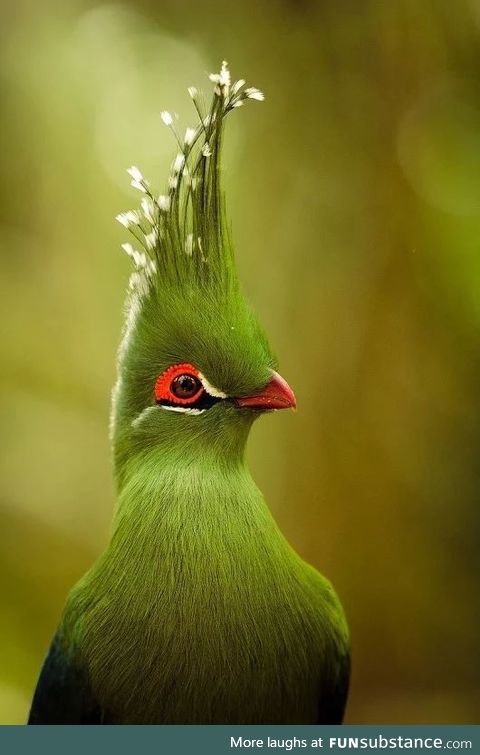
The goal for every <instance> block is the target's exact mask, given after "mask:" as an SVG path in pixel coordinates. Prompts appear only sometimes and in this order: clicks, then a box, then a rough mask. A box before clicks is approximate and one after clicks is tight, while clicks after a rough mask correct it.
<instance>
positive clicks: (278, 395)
mask: <svg viewBox="0 0 480 755" xmlns="http://www.w3.org/2000/svg"><path fill="white" fill-rule="evenodd" d="M235 401H236V402H237V404H238V405H239V406H248V407H251V408H252V409H263V410H264V411H268V410H269V409H295V407H296V406H297V401H296V399H295V394H294V392H293V391H292V389H291V388H290V386H289V384H288V383H287V381H286V380H284V379H283V378H282V376H281V375H279V374H278V372H275V370H272V379H271V380H270V382H269V384H268V385H267V386H266V387H265V388H264V389H263V391H262V392H261V393H257V395H256V396H241V397H240V398H237V399H235Z"/></svg>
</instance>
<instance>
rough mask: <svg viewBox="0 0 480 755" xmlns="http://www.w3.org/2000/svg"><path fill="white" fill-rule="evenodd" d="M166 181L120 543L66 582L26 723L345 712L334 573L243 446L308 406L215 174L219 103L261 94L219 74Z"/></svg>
mask: <svg viewBox="0 0 480 755" xmlns="http://www.w3.org/2000/svg"><path fill="white" fill-rule="evenodd" d="M210 79H211V81H212V83H213V88H214V92H213V95H212V101H211V104H210V106H209V107H208V108H207V107H206V106H205V104H204V99H203V96H202V95H201V94H200V93H199V92H198V91H197V90H196V89H194V88H190V89H189V94H190V96H191V98H192V100H193V103H194V105H195V108H196V111H197V114H198V119H199V120H198V125H196V127H195V128H189V129H187V131H186V133H185V136H184V137H180V136H179V134H178V133H177V131H176V128H175V125H174V124H175V121H174V119H173V118H172V116H171V115H170V114H169V113H168V112H163V113H162V119H163V121H164V123H165V124H166V125H168V126H170V127H171V128H172V129H173V131H174V133H175V136H176V138H177V140H178V143H179V145H180V150H179V152H178V154H177V156H176V158H175V160H174V162H173V165H172V170H171V174H170V176H169V178H168V185H167V188H166V190H165V193H164V194H163V195H160V196H159V197H158V195H156V194H154V192H153V190H152V189H151V188H150V184H149V183H148V181H147V180H145V179H144V177H143V175H142V174H141V172H140V171H139V170H138V168H136V167H133V168H131V169H130V170H129V173H130V175H131V178H132V185H133V186H134V187H135V188H136V189H138V190H139V191H140V192H141V193H142V195H143V196H142V199H141V206H140V207H139V209H138V210H135V211H129V212H126V213H123V214H122V215H119V216H118V220H119V221H120V222H121V223H122V224H123V225H124V226H126V227H127V228H128V229H129V230H130V231H131V232H132V233H133V235H134V237H135V238H136V240H137V242H138V243H137V246H142V247H143V249H142V250H141V251H139V250H137V249H135V248H134V247H133V246H132V245H130V244H125V245H124V249H125V250H126V251H127V253H128V254H129V255H130V256H131V257H132V259H133V262H134V264H135V267H136V270H135V271H134V272H133V273H132V275H131V279H130V284H129V293H128V298H127V308H126V322H125V328H124V333H123V338H122V341H121V345H120V349H119V355H118V378H117V383H116V385H115V388H114V391H113V401H112V404H113V406H112V422H111V433H112V443H113V456H114V470H115V478H116V483H117V489H118V498H117V506H116V511H115V515H114V521H113V529H112V535H111V540H110V543H109V545H108V547H107V549H106V551H105V552H104V553H103V555H101V556H100V558H99V559H98V561H97V562H96V563H95V564H94V565H93V566H92V568H91V569H90V570H89V571H88V572H87V573H86V574H85V576H84V577H83V578H82V579H81V580H80V581H79V582H78V583H77V584H76V585H75V587H74V588H73V589H72V591H71V592H70V594H69V596H68V599H67V602H66V606H65V609H64V613H63V616H62V619H61V622H60V625H59V628H58V630H57V632H56V634H55V637H54V639H53V641H52V644H51V646H50V650H49V652H48V655H47V658H46V660H45V663H44V665H43V668H42V671H41V673H40V678H39V680H38V683H37V688H36V691H35V694H34V698H33V703H32V708H31V712H30V718H29V723H32V724H78V723H85V724H92V723H98V724H100V723H103V724H274V723H278V724H301V723H303V724H314V723H323V724H328V723H330V724H336V723H341V722H342V718H343V713H344V708H345V703H346V698H347V691H348V683H349V665H350V664H349V640H348V630H347V626H346V621H345V618H344V614H343V611H342V607H341V605H340V602H339V600H338V598H337V596H336V594H335V592H334V590H333V588H332V586H331V585H330V583H329V582H328V580H327V579H325V577H323V576H321V575H320V574H319V573H318V572H317V571H316V570H315V569H314V568H313V567H312V566H310V565H308V564H307V563H305V562H304V561H303V560H302V559H301V558H300V557H299V556H298V555H297V553H296V552H295V551H294V550H293V549H292V548H291V546H290V545H289V544H288V542H287V541H286V539H285V538H284V537H283V535H282V534H281V532H280V531H279V529H278V527H277V525H276V523H275V521H274V519H273V517H272V515H271V513H270V511H269V509H268V507H267V505H266V503H265V501H264V498H263V496H262V494H261V492H260V491H259V489H258V488H257V486H256V485H255V483H254V481H253V479H252V477H251V475H250V472H249V470H248V468H247V466H246V462H245V446H246V442H247V438H248V435H249V433H250V429H251V427H252V424H253V422H254V421H255V419H257V417H259V416H260V415H261V414H262V413H263V412H266V411H267V412H268V411H270V410H275V409H284V408H288V407H294V406H295V397H294V394H293V392H292V390H291V388H290V387H289V386H288V384H287V383H286V382H285V380H283V378H281V377H280V375H278V373H277V372H276V371H275V370H276V367H277V364H276V360H275V357H274V356H273V354H272V351H271V349H270V347H269V345H268V342H267V339H266V337H265V334H264V332H263V330H262V328H261V326H260V325H259V323H258V320H257V318H256V317H255V314H254V313H253V311H252V310H251V309H250V307H249V306H248V304H247V303H246V301H245V299H244V296H243V294H242V291H241V288H240V285H239V281H238V278H237V273H236V269H235V261H234V254H233V248H232V242H231V238H230V233H229V229H228V224H227V222H226V218H225V211H224V198H223V193H222V189H221V184H220V156H221V146H222V138H223V127H224V121H225V118H226V116H227V115H228V114H229V113H231V112H232V111H233V110H235V109H237V108H238V107H239V106H241V105H243V104H245V103H246V102H247V101H248V100H263V99H264V98H263V94H262V93H261V92H260V91H259V90H258V89H255V88H252V87H246V86H245V82H244V81H242V80H241V81H237V82H235V83H233V84H232V82H231V80H230V73H229V70H228V67H227V65H226V63H223V65H222V68H221V71H220V73H218V74H212V75H211V76H210Z"/></svg>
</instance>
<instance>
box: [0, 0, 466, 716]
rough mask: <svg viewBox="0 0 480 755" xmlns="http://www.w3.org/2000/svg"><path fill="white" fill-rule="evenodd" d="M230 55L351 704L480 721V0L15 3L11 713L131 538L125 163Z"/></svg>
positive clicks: (288, 422)
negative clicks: (54, 641)
mask: <svg viewBox="0 0 480 755" xmlns="http://www.w3.org/2000/svg"><path fill="white" fill-rule="evenodd" d="M224 57H225V58H227V60H228V61H229V63H230V66H231V69H232V74H233V76H234V77H235V76H236V77H237V78H238V77H244V78H246V79H247V81H248V83H249V84H250V85H254V86H258V87H260V88H261V89H262V90H264V91H265V93H266V97H267V99H266V102H265V103H263V104H260V105H259V104H258V103H251V104H250V105H249V106H248V107H246V108H245V109H242V110H240V111H239V112H238V113H236V114H235V116H234V117H232V118H231V120H230V122H229V123H228V133H227V138H226V154H225V166H226V169H225V183H226V190H227V192H228V207H229V213H230V216H231V218H232V221H233V230H234V237H235V240H236V247H237V252H238V261H239V266H240V269H241V275H242V279H243V281H244V283H245V288H246V290H247V292H248V295H249V297H250V299H251V300H252V301H253V303H254V305H255V307H256V308H257V310H258V311H259V313H260V315H261V319H262V321H263V322H264V324H265V326H266V328H267V331H268V332H269V334H270V336H271V341H272V343H273V344H274V346H275V347H276V349H277V352H278V354H279V357H280V362H281V369H282V373H283V374H284V375H285V376H286V377H287V379H288V380H289V382H290V383H291V385H292V386H293V387H294V389H295V391H296V393H297V398H298V403H299V410H298V412H297V414H296V415H294V414H293V413H290V414H288V416H285V415H286V414H287V413H285V414H284V413H281V414H279V415H276V416H271V417H267V418H265V419H263V421H261V422H259V423H258V425H257V426H256V427H255V429H254V432H253V437H252V440H251V443H250V447H249V455H250V459H251V466H252V468H253V471H254V474H255V477H256V479H257V481H258V482H259V484H260V486H261V488H262V489H263V490H264V492H265V494H266V497H267V500H268V501H269V503H270V505H271V508H272V509H273V511H274V513H275V516H276V518H277V519H278V521H279V522H280V524H281V527H282V529H283V530H284V532H285V533H286V535H287V536H288V538H289V540H290V541H291V542H292V544H293V545H294V546H295V548H296V549H297V550H298V551H299V552H300V553H301V554H302V555H303V556H304V557H305V558H307V559H309V560H310V561H312V562H313V563H314V564H315V565H316V566H317V567H319V568H320V569H321V570H322V571H323V572H324V573H325V574H326V575H327V576H329V577H330V578H331V579H332V580H333V582H334V584H335V586H336V587H337V589H338V592H339V594H340V596H341V598H342V600H343V602H344V605H345V608H346V611H347V615H348V618H349V622H350V627H351V633H352V638H353V681H352V689H351V696H350V702H349V706H348V712H347V721H348V722H351V723H397V722H398V723H414V722H419V723H436V722H438V723H480V669H479V657H478V638H479V628H480V621H479V614H478V605H479V592H480V590H479V588H480V570H479V560H480V559H479V540H480V536H479V525H480V521H479V519H480V515H479V494H480V463H479V449H480V400H479V377H480V340H479V329H480V84H479V81H480V78H479V76H480V0H470V2H467V1H466V0H458V2H456V3H455V4H453V5H452V3H451V2H450V1H447V0H422V2H418V0H398V2H391V3H389V2H385V1H383V2H382V1H377V2H373V1H369V0H363V1H362V0H355V1H354V0H317V1H316V2H315V1H314V0H271V1H270V2H266V1H265V0H263V1H262V0H243V1H242V2H220V1H219V0H205V1H204V2H193V0H190V1H189V2H187V1H186V0H156V1H155V0H131V1H130V2H128V1H127V2H124V3H118V4H117V3H113V4H106V3H101V2H98V0H97V1H96V0H91V1H90V2H87V1H86V0H85V1H83V0H61V1H60V0H56V1H54V0H42V2H41V3H38V2H34V0H17V2H15V3H7V2H5V0H3V2H2V7H1V19H0V76H1V97H2V108H1V116H0V138H1V144H2V152H1V154H2V161H1V162H2V171H1V178H2V180H1V187H0V193H1V202H0V213H1V215H0V222H1V229H0V246H1V255H2V257H1V269H2V276H1V284H0V285H1V289H0V294H1V295H0V322H1V324H2V330H3V333H2V338H1V347H2V369H1V392H0V407H1V408H0V411H1V420H0V429H1V433H2V440H1V459H0V480H1V482H0V496H1V497H0V590H1V599H0V722H1V723H19V722H23V721H24V720H25V716H26V713H27V708H28V705H29V699H30V695H31V692H32V688H33V686H34V683H35V679H36V675H37V673H38V669H39V666H40V664H41V660H42V656H43V654H44V652H45V650H46V648H47V645H48V643H49V640H50V637H51V635H52V632H53V630H54V628H55V625H56V623H57V621H58V618H59V615H60V612H61V610H62V606H63V603H64V599H65V595H66V593H67V591H68V589H69V588H70V586H71V585H72V584H73V583H74V582H75V580H76V579H77V578H78V577H79V576H80V575H81V574H82V573H83V572H84V571H85V570H86V568H87V567H88V566H89V565H90V564H91V562H92V560H93V559H94V558H95V557H96V555H97V554H98V553H99V552H100V551H101V549H102V548H103V547H104V545H105V543H106V541H107V538H108V531H109V523H110V518H111V513H112V506H113V500H114V497H113V485H112V481H111V470H110V458H109V445H108V437H107V425H108V413H109V395H110V389H111V386H112V383H113V380H114V366H115V351H116V348H117V344H118V340H119V333H120V330H121V326H122V302H123V295H124V291H125V288H126V283H127V277H128V271H129V261H128V259H127V258H126V257H125V255H123V254H122V253H121V252H120V251H119V244H120V243H121V242H122V241H124V240H126V234H125V233H124V231H123V229H122V228H120V226H118V225H117V224H116V223H115V222H114V220H113V218H114V216H115V215H116V214H117V212H119V211H121V210H124V209H127V208H129V207H131V206H132V203H134V202H136V201H137V197H135V196H134V192H133V190H130V188H129V185H128V177H127V176H126V174H125V168H126V167H128V166H129V165H131V164H132V163H134V164H136V165H139V166H140V168H141V169H142V171H144V172H145V174H146V175H148V176H149V177H150V178H151V179H152V181H153V182H154V183H155V184H156V185H158V186H160V187H161V186H162V185H163V183H164V180H165V178H166V176H167V173H168V167H169V164H170V161H171V158H172V156H173V155H174V151H175V147H174V144H173V142H172V138H171V134H170V133H169V132H168V130H167V129H165V128H164V127H163V125H162V123H161V121H160V117H159V114H160V111H161V110H162V109H163V108H167V109H168V110H171V111H177V112H178V113H179V114H180V118H181V122H182V123H185V125H188V124H189V117H190V118H192V120H193V119H194V114H193V112H192V105H191V102H190V101H189V98H188V95H187V93H186V88H187V86H188V85H190V84H195V85H197V86H198V85H199V86H203V87H205V88H208V87H209V82H208V80H207V78H206V75H205V74H206V73H208V72H209V71H212V70H218V67H219V64H220V61H221V60H222V59H223V58H224Z"/></svg>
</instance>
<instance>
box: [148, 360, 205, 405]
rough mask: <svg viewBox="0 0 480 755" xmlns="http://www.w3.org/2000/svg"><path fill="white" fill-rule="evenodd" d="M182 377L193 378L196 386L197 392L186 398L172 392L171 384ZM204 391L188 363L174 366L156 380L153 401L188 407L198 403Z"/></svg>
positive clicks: (191, 365)
mask: <svg viewBox="0 0 480 755" xmlns="http://www.w3.org/2000/svg"><path fill="white" fill-rule="evenodd" d="M184 375H186V376H188V377H190V378H193V380H195V382H196V383H197V384H198V390H197V391H196V392H195V393H194V394H192V395H191V396H189V397H188V398H180V397H179V396H177V395H176V394H175V393H173V391H172V384H173V382H174V381H175V380H176V379H177V378H179V377H181V376H184ZM204 390H205V389H204V387H203V385H202V381H201V379H200V375H199V372H198V370H197V369H196V367H194V366H193V364H189V363H188V362H185V363H183V364H174V365H172V367H169V368H168V370H165V372H162V374H161V375H160V376H159V377H158V378H157V382H156V383H155V399H156V400H157V401H168V402H169V403H171V404H177V405H179V406H189V405H190V404H194V403H195V402H196V401H198V399H199V398H200V396H201V395H202V393H203V392H204Z"/></svg>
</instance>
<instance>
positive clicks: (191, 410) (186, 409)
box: [159, 404, 205, 414]
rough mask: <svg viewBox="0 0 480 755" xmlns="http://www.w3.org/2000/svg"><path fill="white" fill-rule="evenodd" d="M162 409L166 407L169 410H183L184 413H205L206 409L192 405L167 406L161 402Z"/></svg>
mask: <svg viewBox="0 0 480 755" xmlns="http://www.w3.org/2000/svg"><path fill="white" fill-rule="evenodd" d="M159 407H160V409H166V410H167V412H181V413H182V414H203V412H204V411H205V409H195V408H194V407H191V406H167V405H166V404H159Z"/></svg>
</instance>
